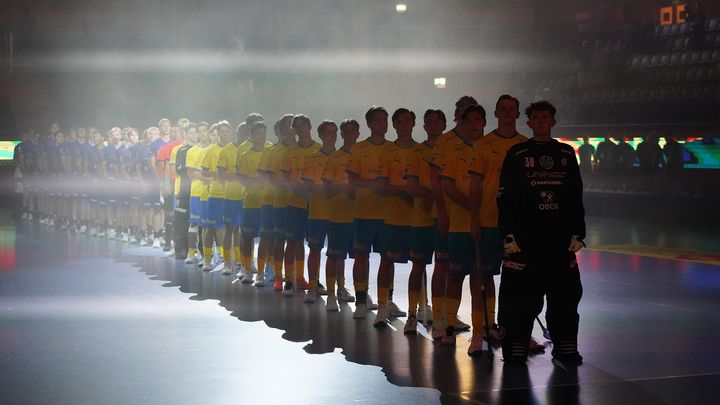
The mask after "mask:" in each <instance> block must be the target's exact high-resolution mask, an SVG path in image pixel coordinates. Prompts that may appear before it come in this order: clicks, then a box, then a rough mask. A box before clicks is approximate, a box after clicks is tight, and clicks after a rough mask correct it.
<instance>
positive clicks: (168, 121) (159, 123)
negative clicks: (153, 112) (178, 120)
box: [157, 118, 172, 127]
mask: <svg viewBox="0 0 720 405" xmlns="http://www.w3.org/2000/svg"><path fill="white" fill-rule="evenodd" d="M163 122H167V123H168V124H170V126H172V122H170V120H169V119H167V118H160V121H158V124H157V126H158V127H161V126H162V124H163Z"/></svg>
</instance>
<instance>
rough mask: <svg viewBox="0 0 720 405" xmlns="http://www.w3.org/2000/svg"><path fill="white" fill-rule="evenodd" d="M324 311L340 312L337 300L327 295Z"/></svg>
mask: <svg viewBox="0 0 720 405" xmlns="http://www.w3.org/2000/svg"><path fill="white" fill-rule="evenodd" d="M325 310H326V311H328V312H337V311H339V310H340V308H339V307H338V300H337V297H335V296H334V295H329V296H328V298H327V303H326V304H325Z"/></svg>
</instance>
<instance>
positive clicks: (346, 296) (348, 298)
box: [337, 287, 355, 302]
mask: <svg viewBox="0 0 720 405" xmlns="http://www.w3.org/2000/svg"><path fill="white" fill-rule="evenodd" d="M337 299H338V301H342V302H355V297H353V296H352V295H351V294H350V292H349V291H348V290H347V288H345V287H340V288H338V291H337Z"/></svg>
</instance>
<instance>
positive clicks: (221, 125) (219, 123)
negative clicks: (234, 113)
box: [215, 120, 232, 131]
mask: <svg viewBox="0 0 720 405" xmlns="http://www.w3.org/2000/svg"><path fill="white" fill-rule="evenodd" d="M215 125H216V128H218V129H220V127H226V128H227V129H229V130H231V131H232V126H231V125H230V123H229V122H227V121H226V120H222V121H218V123H217V124H215Z"/></svg>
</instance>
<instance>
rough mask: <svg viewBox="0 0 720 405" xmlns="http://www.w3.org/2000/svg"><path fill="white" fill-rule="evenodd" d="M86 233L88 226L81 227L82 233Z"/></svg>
mask: <svg viewBox="0 0 720 405" xmlns="http://www.w3.org/2000/svg"><path fill="white" fill-rule="evenodd" d="M85 232H87V226H85V225H80V233H85Z"/></svg>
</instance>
